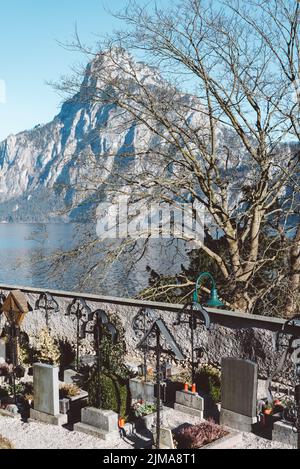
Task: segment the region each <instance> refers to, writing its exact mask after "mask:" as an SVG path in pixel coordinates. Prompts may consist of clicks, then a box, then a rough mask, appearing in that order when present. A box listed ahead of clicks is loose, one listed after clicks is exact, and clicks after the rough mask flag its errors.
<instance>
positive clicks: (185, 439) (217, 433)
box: [174, 421, 228, 449]
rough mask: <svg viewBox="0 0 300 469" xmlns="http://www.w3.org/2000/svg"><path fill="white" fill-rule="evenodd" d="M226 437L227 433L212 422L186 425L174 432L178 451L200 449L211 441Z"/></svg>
mask: <svg viewBox="0 0 300 469" xmlns="http://www.w3.org/2000/svg"><path fill="white" fill-rule="evenodd" d="M226 435H228V432H227V431H226V430H225V429H224V428H223V427H221V426H220V425H217V424H215V423H214V422H213V421H207V422H204V423H200V424H199V425H187V426H185V427H183V428H180V429H179V430H177V432H175V434H174V437H175V439H176V441H177V443H178V448H179V449H197V448H202V447H203V446H205V445H208V444H209V443H212V442H213V441H216V440H219V439H220V438H223V437H224V436H226Z"/></svg>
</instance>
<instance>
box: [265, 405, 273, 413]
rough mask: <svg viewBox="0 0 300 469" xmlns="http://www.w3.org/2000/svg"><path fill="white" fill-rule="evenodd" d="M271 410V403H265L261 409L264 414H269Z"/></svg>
mask: <svg viewBox="0 0 300 469" xmlns="http://www.w3.org/2000/svg"><path fill="white" fill-rule="evenodd" d="M272 411H273V406H272V405H271V404H265V406H264V409H263V413H264V414H265V415H271V414H272Z"/></svg>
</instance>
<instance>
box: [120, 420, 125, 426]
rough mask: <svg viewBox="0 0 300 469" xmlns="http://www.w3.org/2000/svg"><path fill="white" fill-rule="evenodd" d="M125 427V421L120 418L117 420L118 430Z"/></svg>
mask: <svg viewBox="0 0 300 469" xmlns="http://www.w3.org/2000/svg"><path fill="white" fill-rule="evenodd" d="M124 427H125V419H123V418H120V419H119V428H124Z"/></svg>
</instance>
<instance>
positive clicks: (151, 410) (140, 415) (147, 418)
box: [132, 400, 156, 430]
mask: <svg viewBox="0 0 300 469" xmlns="http://www.w3.org/2000/svg"><path fill="white" fill-rule="evenodd" d="M132 410H133V414H134V416H135V417H136V418H137V419H139V420H141V421H142V423H143V424H144V426H145V427H146V428H147V429H148V430H151V428H152V425H153V424H154V421H155V418H156V405H155V404H152V403H149V402H145V401H142V400H140V401H137V402H135V403H134V404H133V406H132Z"/></svg>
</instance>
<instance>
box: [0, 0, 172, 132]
mask: <svg viewBox="0 0 300 469" xmlns="http://www.w3.org/2000/svg"><path fill="white" fill-rule="evenodd" d="M168 1H169V0H164V3H168ZM126 3H127V1H126V0H0V7H1V8H0V44H1V47H0V141H1V140H3V139H4V138H5V137H7V136H8V135H9V134H11V133H17V132H19V131H21V130H25V129H29V128H32V127H33V126H34V125H36V124H40V123H46V122H48V121H50V120H52V118H53V117H54V115H55V114H57V113H58V110H59V106H60V103H61V97H60V96H59V95H58V94H57V92H56V91H55V90H53V89H52V88H51V87H50V86H49V85H47V84H46V82H47V81H55V80H58V79H59V77H60V75H62V74H67V73H68V72H70V68H71V67H72V65H74V64H76V63H82V62H83V57H82V56H81V55H79V54H76V53H74V52H70V51H66V50H65V49H64V48H62V47H61V46H59V44H58V43H57V41H61V42H66V41H68V40H70V39H71V38H72V34H73V33H74V28H75V24H77V27H78V31H79V34H80V37H81V38H82V40H83V42H85V43H88V44H94V43H95V42H96V41H97V34H101V33H105V32H110V31H112V30H113V28H114V27H118V26H119V22H117V21H116V20H115V19H114V18H112V17H111V15H110V14H109V12H108V9H109V8H110V9H120V8H122V7H123V6H125V5H126ZM141 3H144V2H143V1H141ZM3 82H4V83H5V88H6V93H5V95H6V102H5V103H3V102H1V101H2V99H1V96H2V94H3Z"/></svg>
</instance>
